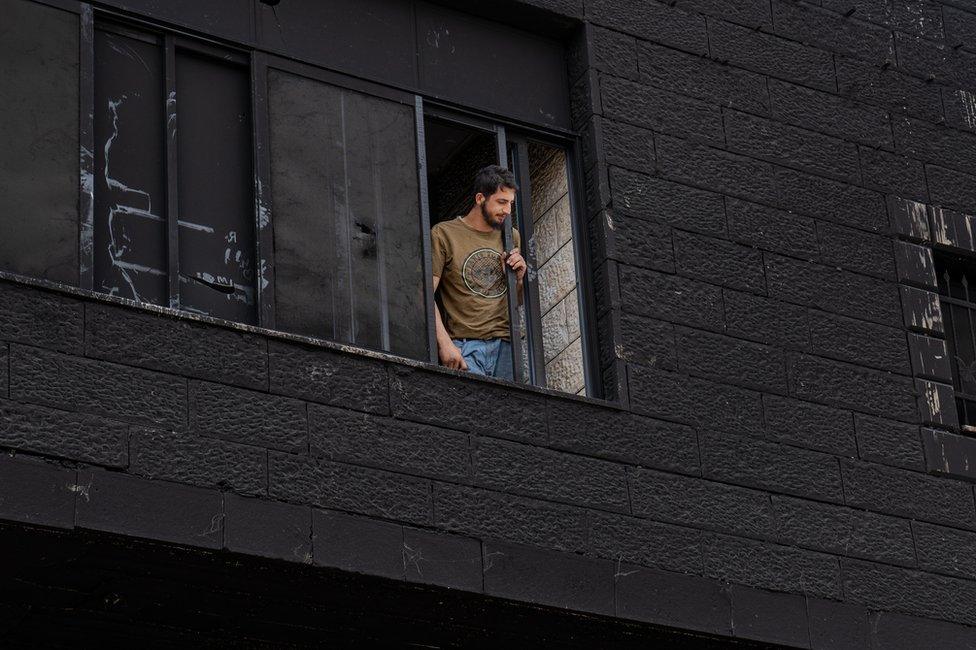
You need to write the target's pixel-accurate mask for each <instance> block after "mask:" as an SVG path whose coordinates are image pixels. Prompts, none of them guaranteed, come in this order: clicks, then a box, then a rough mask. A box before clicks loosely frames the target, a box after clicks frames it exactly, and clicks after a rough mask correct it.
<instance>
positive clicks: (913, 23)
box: [821, 0, 948, 39]
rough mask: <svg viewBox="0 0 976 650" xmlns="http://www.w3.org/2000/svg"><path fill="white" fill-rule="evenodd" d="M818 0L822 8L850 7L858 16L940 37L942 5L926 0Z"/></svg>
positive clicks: (845, 10) (841, 10) (844, 11)
mask: <svg viewBox="0 0 976 650" xmlns="http://www.w3.org/2000/svg"><path fill="white" fill-rule="evenodd" d="M821 4H822V5H823V7H824V8H825V9H829V10H831V11H835V12H837V13H840V14H845V15H846V14H847V13H848V12H849V11H852V10H853V12H854V13H853V14H852V15H853V16H855V17H856V18H859V19H860V20H866V21H868V22H872V23H877V24H880V25H884V26H885V27H892V28H894V29H897V30H899V31H903V32H908V33H910V34H918V35H919V36H926V37H928V38H935V39H941V38H942V7H941V5H939V4H936V3H932V2H928V1H927V0H893V1H892V2H887V3H884V4H879V3H877V2H873V0H823V2H822V3H821ZM946 10H947V11H948V9H946Z"/></svg>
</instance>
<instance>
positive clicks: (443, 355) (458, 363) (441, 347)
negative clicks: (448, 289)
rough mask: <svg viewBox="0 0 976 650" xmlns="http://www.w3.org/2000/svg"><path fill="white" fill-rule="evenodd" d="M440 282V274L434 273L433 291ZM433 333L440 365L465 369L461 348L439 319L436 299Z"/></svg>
mask: <svg viewBox="0 0 976 650" xmlns="http://www.w3.org/2000/svg"><path fill="white" fill-rule="evenodd" d="M440 282H441V278H440V276H438V275H435V276H434V292H436V291H437V285H439V284H440ZM434 333H435V335H436V338H437V358H438V359H440V362H441V365H442V366H447V367H448V368H454V369H455V370H467V369H468V364H466V363H465V362H464V357H463V356H462V355H461V350H459V349H458V346H456V345H454V341H452V340H451V335H450V334H448V333H447V328H446V327H444V321H443V320H441V310H440V308H439V307H438V306H437V301H434Z"/></svg>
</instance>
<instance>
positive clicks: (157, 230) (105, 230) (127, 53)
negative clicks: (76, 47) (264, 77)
mask: <svg viewBox="0 0 976 650" xmlns="http://www.w3.org/2000/svg"><path fill="white" fill-rule="evenodd" d="M94 59H95V66H94V78H95V82H94V84H95V93H94V140H95V185H94V188H95V207H94V219H93V228H94V236H93V243H94V250H93V263H94V287H95V289H96V290H97V291H102V292H105V293H109V294H112V295H118V296H123V297H125V298H131V299H133V300H138V301H143V302H150V303H154V304H160V305H167V306H170V307H176V308H179V309H184V310H187V311H194V312H198V313H205V314H211V315H213V316H218V317H221V318H227V319H230V320H235V321H240V322H247V323H250V322H255V313H256V311H255V288H254V258H255V241H254V216H253V214H254V199H253V195H252V189H251V188H252V185H253V172H252V164H251V156H252V138H251V111H250V81H249V72H248V68H247V65H246V59H245V58H243V57H240V55H237V56H235V55H234V54H233V53H230V52H225V51H223V50H212V49H210V48H201V47H198V46H196V45H195V44H193V43H189V42H183V41H180V40H178V39H174V38H172V37H166V36H163V35H161V34H153V33H147V32H142V31H135V30H130V29H127V28H124V27H120V26H115V25H111V24H105V25H101V24H100V25H99V26H98V29H96V30H95V36H94Z"/></svg>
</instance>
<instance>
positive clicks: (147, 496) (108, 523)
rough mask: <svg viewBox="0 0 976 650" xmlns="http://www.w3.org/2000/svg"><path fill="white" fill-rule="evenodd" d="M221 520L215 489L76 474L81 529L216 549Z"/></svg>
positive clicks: (121, 476) (120, 476)
mask: <svg viewBox="0 0 976 650" xmlns="http://www.w3.org/2000/svg"><path fill="white" fill-rule="evenodd" d="M223 519H224V513H223V498H222V497H221V494H220V492H218V491H217V490H209V489H204V488H199V487H191V486H187V485H180V484H178V483H167V482H163V481H149V480H147V479H144V478H139V477H136V476H129V475H126V474H119V473H115V472H105V471H97V470H96V471H87V470H86V471H79V472H78V498H77V500H76V512H75V524H76V525H77V526H78V527H79V528H88V529H92V530H102V531H106V532H110V533H119V534H122V535H130V536H133V537H145V538H148V539H155V540H162V541H165V542H175V543H177V544H186V545H188V546H202V547H204V548H213V549H217V548H220V547H221V546H222V545H223V536H224V533H223Z"/></svg>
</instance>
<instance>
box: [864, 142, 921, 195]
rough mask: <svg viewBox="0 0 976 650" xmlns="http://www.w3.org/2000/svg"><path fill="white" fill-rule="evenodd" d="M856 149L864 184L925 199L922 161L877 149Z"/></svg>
mask: <svg viewBox="0 0 976 650" xmlns="http://www.w3.org/2000/svg"><path fill="white" fill-rule="evenodd" d="M859 149H860V157H861V173H862V174H863V177H864V184H865V185H867V186H868V187H873V188H877V189H880V190H882V191H884V192H893V193H898V194H901V195H902V196H907V197H911V198H915V199H921V200H923V201H924V200H926V199H927V198H928V195H929V190H928V184H927V183H926V180H925V168H924V167H923V166H922V163H920V162H919V161H917V160H913V159H912V158H906V157H904V156H896V155H894V154H890V153H888V152H887V151H882V150H880V149H872V148H869V147H859Z"/></svg>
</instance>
